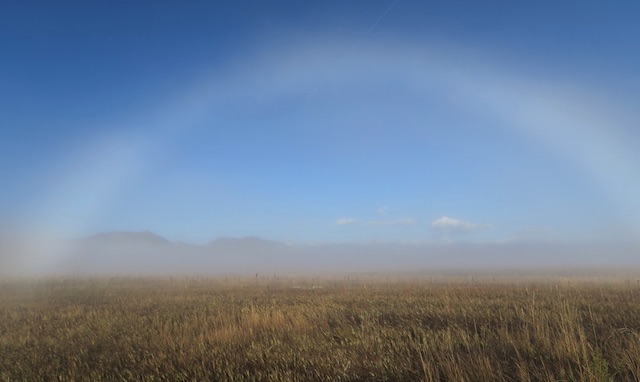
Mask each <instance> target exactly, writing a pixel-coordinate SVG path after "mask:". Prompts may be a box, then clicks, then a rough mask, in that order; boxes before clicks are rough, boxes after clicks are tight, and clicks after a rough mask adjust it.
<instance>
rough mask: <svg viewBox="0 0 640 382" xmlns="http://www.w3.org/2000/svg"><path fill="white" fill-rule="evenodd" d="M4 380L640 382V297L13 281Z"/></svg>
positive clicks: (506, 281)
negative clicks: (639, 381)
mask: <svg viewBox="0 0 640 382" xmlns="http://www.w3.org/2000/svg"><path fill="white" fill-rule="evenodd" d="M0 380H3V381H20V380H25V381H30V380H62V381H66V380H85V381H101V380H108V381H114V380H145V381H638V380H640V282H639V281H638V279H637V277H632V276H624V277H622V276H615V277H604V276H603V277H600V276H588V277H587V276H559V275H556V276H544V277H542V276H532V275H521V276H515V275H511V276H506V275H498V276H486V275H485V276H482V275H476V276H469V275H442V276H437V275H430V276H411V277H409V276H402V277H401V276H392V275H369V276H366V275H336V276H330V275H329V276H317V277H284V276H278V275H269V276H265V275H251V276H244V277H242V276H216V277H158V278H152V277H139V278H138V277H50V278H32V279H19V278H5V279H2V280H0Z"/></svg>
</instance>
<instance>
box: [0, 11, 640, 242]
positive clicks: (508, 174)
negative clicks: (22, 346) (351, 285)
mask: <svg viewBox="0 0 640 382" xmlns="http://www.w3.org/2000/svg"><path fill="white" fill-rule="evenodd" d="M639 12H640V5H639V4H638V3H637V2H633V1H628V2H623V1H621V2H610V3H606V4H605V3H602V2H585V1H579V2H578V1H567V2H561V3H558V2H546V1H541V2H531V3H530V4H516V3H514V2H446V3H444V4H437V3H435V2H421V1H407V0H398V1H366V2H364V1H362V2H341V1H324V2H313V3H312V2H264V1H251V2H248V1H233V2H231V1H225V2H198V3H196V2H190V3H189V4H185V3H178V2H158V1H154V2H135V4H131V3H129V2H113V1H91V2H87V1H83V2H71V1H69V2H35V1H34V2H4V3H3V4H2V5H0V46H2V49H1V50H0V128H1V129H2V139H0V172H1V174H2V183H1V185H2V187H1V188H0V211H2V213H1V215H0V222H1V223H2V224H3V225H4V226H5V227H10V228H11V229H19V230H26V231H37V232H46V233H50V234H54V235H59V236H63V237H78V236H85V235H90V234H92V233H95V232H101V231H114V230H131V231H141V230H150V231H153V232H156V233H158V234H161V235H163V236H165V237H167V238H169V239H171V240H182V241H186V242H190V243H204V242H208V241H210V240H212V239H214V238H215V237H218V236H246V235H257V236H261V237H265V238H269V239H274V240H279V241H287V242H294V243H315V242H322V243H327V242H378V241H379V242H418V243H434V242H435V243H440V242H471V243H476V242H478V243H487V242H490V243H495V242H514V241H515V242H518V241H522V242H546V241H562V242H570V243H589V242H612V241H621V240H626V241H636V242H637V239H636V238H637V237H638V233H640V171H639V170H638V169H639V168H640V154H639V152H640V150H639V148H640V111H638V108H637V105H638V104H640V102H639V101H640V49H639V48H640V46H639V44H640V43H639V41H640V25H639V23H638V22H637V16H638V14H639Z"/></svg>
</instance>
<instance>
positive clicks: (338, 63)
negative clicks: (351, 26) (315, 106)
mask: <svg viewBox="0 0 640 382" xmlns="http://www.w3.org/2000/svg"><path fill="white" fill-rule="evenodd" d="M399 1H400V0H395V1H394V2H393V3H392V4H391V5H390V6H389V7H388V8H387V9H386V10H385V11H384V12H383V13H382V15H381V16H380V17H378V20H376V22H375V23H373V25H371V27H369V29H368V30H367V31H366V32H365V34H363V35H362V37H360V38H359V39H358V40H357V41H356V42H354V43H353V44H352V45H351V47H350V48H349V49H348V50H347V51H346V52H345V53H344V54H343V55H342V57H340V58H339V59H338V61H336V63H335V64H334V65H333V66H332V67H331V69H330V71H329V73H328V74H327V75H326V76H325V77H324V79H323V80H322V82H320V84H319V85H318V86H316V87H315V89H313V90H312V91H311V92H310V93H309V95H307V101H306V102H309V100H310V99H311V97H313V96H314V95H315V94H316V93H317V92H318V90H320V88H322V87H323V86H324V85H325V84H326V83H327V82H328V81H329V79H330V78H331V77H333V73H335V71H336V68H337V67H338V66H339V65H340V63H341V62H342V61H344V59H345V58H346V57H347V56H348V55H349V54H351V52H353V50H354V49H355V48H357V47H358V46H359V45H360V44H362V42H363V41H364V40H365V39H366V38H367V37H369V35H370V34H371V33H372V32H373V30H374V29H376V27H377V26H378V24H380V22H381V21H382V19H384V18H385V17H386V16H387V15H388V14H389V12H391V10H392V9H393V7H395V6H396V4H398V2H399Z"/></svg>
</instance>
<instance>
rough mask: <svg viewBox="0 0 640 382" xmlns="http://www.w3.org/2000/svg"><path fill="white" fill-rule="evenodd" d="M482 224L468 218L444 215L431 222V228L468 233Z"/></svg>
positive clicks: (445, 231) (444, 231) (447, 231)
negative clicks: (462, 218)
mask: <svg viewBox="0 0 640 382" xmlns="http://www.w3.org/2000/svg"><path fill="white" fill-rule="evenodd" d="M479 227H480V226H479V225H478V224H476V223H472V222H469V221H466V220H460V219H454V218H450V217H448V216H443V217H441V218H439V219H436V220H434V221H432V222H431V228H432V229H435V230H437V231H440V232H443V233H467V232H471V231H475V230H476V229H478V228H479Z"/></svg>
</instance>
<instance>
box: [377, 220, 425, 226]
mask: <svg viewBox="0 0 640 382" xmlns="http://www.w3.org/2000/svg"><path fill="white" fill-rule="evenodd" d="M413 224H416V221H415V220H414V219H411V218H405V219H395V220H371V221H369V222H367V225H377V226H380V225H413Z"/></svg>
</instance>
